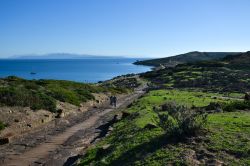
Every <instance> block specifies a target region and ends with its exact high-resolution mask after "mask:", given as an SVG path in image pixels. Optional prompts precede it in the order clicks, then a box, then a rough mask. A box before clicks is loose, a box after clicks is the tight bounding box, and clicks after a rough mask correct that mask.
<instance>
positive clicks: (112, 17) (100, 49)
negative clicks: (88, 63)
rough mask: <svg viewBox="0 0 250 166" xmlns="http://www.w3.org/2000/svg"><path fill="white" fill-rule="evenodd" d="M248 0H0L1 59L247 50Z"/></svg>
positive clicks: (249, 3)
mask: <svg viewBox="0 0 250 166" xmlns="http://www.w3.org/2000/svg"><path fill="white" fill-rule="evenodd" d="M249 6H250V1H248V0H239V1H235V0H220V1H218V0H209V1H200V0H189V1H188V2H187V1H185V0H176V1H171V0H155V1H151V0H136V1H135V0H126V1H117V0H105V1H100V0H85V1H81V0H72V1H67V0H37V1H33V0H25V1H22V2H21V1H19V0H11V1H10V0H1V1H0V23H1V26H0V36H1V38H0V45H1V47H0V48H1V49H0V58H6V57H9V56H13V55H30V54H38V55H41V54H49V53H57V52H59V53H61V52H62V53H75V54H88V55H111V56H129V57H138V58H145V57H150V58H154V57H166V56H173V55H177V54H182V53H186V52H191V51H201V52H245V51H248V50H250V49H249V45H250V40H249V37H250V32H249V29H250V23H249V18H250V11H249Z"/></svg>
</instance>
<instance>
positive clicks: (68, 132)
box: [0, 87, 144, 166]
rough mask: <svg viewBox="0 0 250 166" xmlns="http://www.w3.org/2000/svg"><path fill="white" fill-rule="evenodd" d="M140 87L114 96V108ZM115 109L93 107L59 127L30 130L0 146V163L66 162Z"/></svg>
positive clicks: (10, 165)
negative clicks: (23, 136) (116, 100)
mask: <svg viewBox="0 0 250 166" xmlns="http://www.w3.org/2000/svg"><path fill="white" fill-rule="evenodd" d="M142 89H143V87H141V88H139V89H138V90H136V91H135V93H133V94H131V95H128V96H124V97H122V98H120V99H118V104H117V106H118V108H123V107H126V106H127V105H129V104H130V103H131V102H133V101H134V100H135V99H137V98H138V97H139V96H141V95H142V94H144V91H143V90H142ZM115 110H116V109H114V108H106V109H100V108H99V109H98V108H97V109H94V110H91V111H88V112H86V113H85V114H83V115H81V116H82V117H81V116H80V115H79V116H78V117H77V118H76V119H74V118H72V119H68V120H66V121H65V122H61V124H57V125H56V126H60V125H61V127H57V128H53V129H52V128H50V129H49V130H46V131H43V130H41V131H38V132H34V133H32V134H30V135H28V136H27V137H25V138H23V140H19V141H16V142H14V143H12V144H10V145H6V146H4V147H1V148H0V159H1V161H0V165H4V166H28V165H49V166H57V165H70V164H71V163H72V162H73V161H74V160H75V159H76V157H77V155H78V154H79V153H81V152H83V151H84V149H86V147H88V146H89V145H90V144H91V142H92V141H93V140H95V139H96V137H98V135H99V133H98V132H100V130H98V129H97V128H98V127H99V126H101V125H103V124H105V123H107V122H108V121H109V120H110V118H111V116H108V115H109V113H110V112H112V111H115ZM90 112H91V113H90ZM71 121H72V123H73V124H72V123H71Z"/></svg>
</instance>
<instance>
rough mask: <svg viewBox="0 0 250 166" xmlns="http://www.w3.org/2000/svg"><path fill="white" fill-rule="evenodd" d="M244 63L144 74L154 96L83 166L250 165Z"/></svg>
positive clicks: (248, 83) (248, 84) (249, 86)
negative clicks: (242, 64) (242, 65)
mask: <svg viewBox="0 0 250 166" xmlns="http://www.w3.org/2000/svg"><path fill="white" fill-rule="evenodd" d="M245 56H246V55H244V56H243V57H245ZM243 59H245V58H243ZM241 60H242V55H241V56H236V57H233V58H232V57H230V58H229V59H223V60H218V61H206V62H205V61H203V62H195V63H187V64H180V65H177V66H176V67H172V68H166V69H161V70H155V71H150V72H147V73H144V74H142V75H141V77H142V78H144V79H146V80H148V81H149V83H148V85H149V91H148V93H147V94H146V95H145V96H143V97H142V98H140V99H139V100H138V101H135V102H134V103H133V104H132V105H131V106H130V107H129V108H127V109H125V110H124V111H123V112H125V113H123V115H126V116H124V117H123V118H122V119H121V120H120V121H118V122H117V123H115V124H114V126H113V128H114V129H113V130H112V132H111V133H110V135H108V136H107V137H106V138H104V139H103V140H102V141H100V142H99V143H97V145H94V146H92V147H91V148H90V149H89V150H88V151H87V153H86V155H85V156H84V157H83V158H82V160H81V163H80V165H153V166H155V165H235V166H238V165H250V111H249V110H250V101H248V100H244V93H245V92H248V91H250V80H249V76H250V73H249V69H248V68H247V67H241V63H238V62H240V61H241ZM235 62H237V63H235ZM233 64H234V65H233ZM156 89H157V90H156Z"/></svg>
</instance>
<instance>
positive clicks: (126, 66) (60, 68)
mask: <svg viewBox="0 0 250 166" xmlns="http://www.w3.org/2000/svg"><path fill="white" fill-rule="evenodd" d="M136 60H137V59H133V58H116V59H113V58H105V59H100V58H98V59H96V58H94V59H60V60H58V59H54V60H52V59H50V60H45V59H41V60H37V59H36V60H24V59H20V60H17V59H15V60H14V59H13V60H0V77H7V76H18V77H22V78H26V79H57V80H71V81H77V82H90V83H95V82H98V81H104V80H108V79H111V78H113V77H115V76H119V75H124V74H130V73H141V72H146V71H149V70H150V67H147V66H138V65H133V64H132V63H133V62H135V61H136ZM31 72H34V73H36V74H31Z"/></svg>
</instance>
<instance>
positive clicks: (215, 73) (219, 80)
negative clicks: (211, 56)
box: [142, 62, 250, 93]
mask: <svg viewBox="0 0 250 166" xmlns="http://www.w3.org/2000/svg"><path fill="white" fill-rule="evenodd" d="M231 67H232V66H231V65H230V64H226V63H224V62H200V63H193V64H182V65H178V66H176V67H175V68H166V69H162V70H156V71H152V72H147V73H144V74H142V77H143V78H145V79H147V80H149V81H151V82H152V83H153V84H155V85H156V86H160V87H161V88H178V89H180V88H189V89H190V88H193V89H196V90H197V89H198V90H202V91H204V92H220V93H244V92H246V91H248V90H249V89H250V80H249V76H250V73H249V70H235V69H234V68H231Z"/></svg>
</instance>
